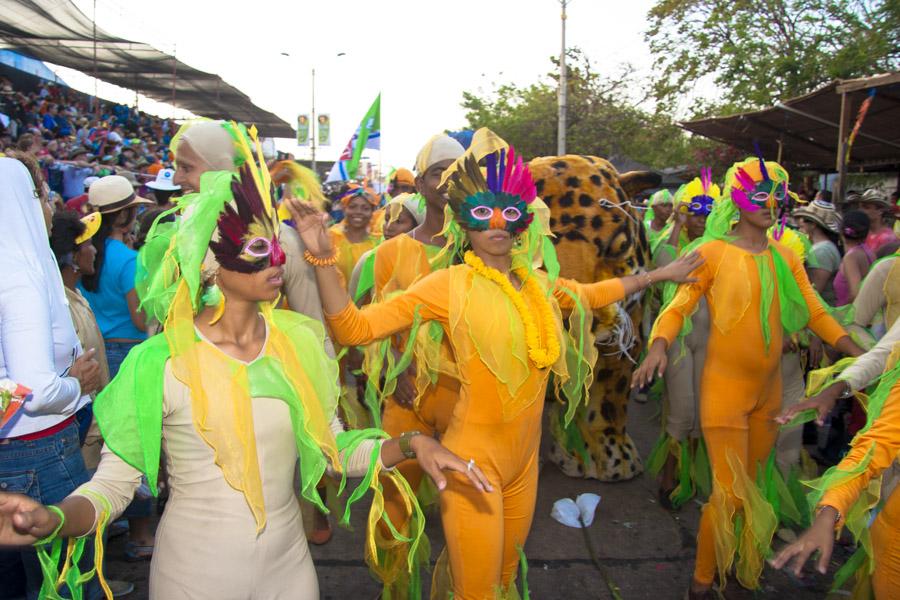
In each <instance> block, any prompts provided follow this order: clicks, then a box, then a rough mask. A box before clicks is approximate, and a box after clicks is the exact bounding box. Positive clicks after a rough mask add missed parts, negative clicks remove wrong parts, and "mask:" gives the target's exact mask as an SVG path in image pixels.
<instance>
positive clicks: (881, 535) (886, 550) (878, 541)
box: [870, 488, 900, 600]
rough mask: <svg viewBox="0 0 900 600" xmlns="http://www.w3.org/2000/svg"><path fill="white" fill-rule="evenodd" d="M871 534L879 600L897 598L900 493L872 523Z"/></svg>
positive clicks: (874, 582) (899, 590)
mask: <svg viewBox="0 0 900 600" xmlns="http://www.w3.org/2000/svg"><path fill="white" fill-rule="evenodd" d="M898 489H900V488H898ZM870 533H871V535H872V550H873V552H874V553H875V557H874V559H875V572H874V573H873V574H872V589H873V591H874V592H875V598H876V599H877V600H885V599H889V598H896V597H897V596H898V595H900V493H898V491H897V490H894V493H892V494H891V497H890V498H888V500H887V503H886V504H885V506H884V509H883V510H882V511H881V513H880V514H879V515H878V517H877V518H876V519H875V522H874V523H872V528H871V530H870Z"/></svg>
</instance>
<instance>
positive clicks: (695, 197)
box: [675, 169, 722, 217]
mask: <svg viewBox="0 0 900 600" xmlns="http://www.w3.org/2000/svg"><path fill="white" fill-rule="evenodd" d="M721 194H722V192H721V190H720V189H719V186H718V185H716V184H714V183H713V182H712V170H711V169H701V170H700V177H695V178H694V179H693V180H692V181H690V182H689V183H686V184H685V185H684V186H682V187H681V188H679V189H678V191H677V192H676V193H675V200H676V202H677V204H678V210H679V211H680V212H682V213H685V214H690V215H696V216H700V217H705V216H707V215H709V213H710V212H712V209H713V205H714V204H715V203H716V202H717V201H718V200H719V197H720V196H721Z"/></svg>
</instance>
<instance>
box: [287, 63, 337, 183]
mask: <svg viewBox="0 0 900 600" xmlns="http://www.w3.org/2000/svg"><path fill="white" fill-rule="evenodd" d="M281 55H282V56H284V57H287V58H291V54H290V52H282V53H281ZM346 55H347V53H346V52H338V53H336V54H335V56H337V57H338V58H340V57H341V56H346ZM311 79H312V82H311V88H312V94H311V96H312V97H311V98H310V101H311V105H312V110H311V111H310V114H311V116H312V118H311V119H310V122H309V150H310V157H309V158H310V163H311V164H312V170H313V172H314V173H315V171H316V141H317V139H318V137H317V136H318V129H319V121H318V119H316V68H315V67H313V68H312V70H311Z"/></svg>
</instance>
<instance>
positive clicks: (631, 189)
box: [619, 171, 662, 198]
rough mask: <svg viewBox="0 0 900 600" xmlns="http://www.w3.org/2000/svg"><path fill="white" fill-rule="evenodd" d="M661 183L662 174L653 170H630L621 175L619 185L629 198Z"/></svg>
mask: <svg viewBox="0 0 900 600" xmlns="http://www.w3.org/2000/svg"><path fill="white" fill-rule="evenodd" d="M661 183H662V175H660V174H659V173H655V172H653V171H628V172H627V173H622V174H620V175H619V185H620V186H622V191H624V192H625V194H627V195H628V197H629V198H634V195H635V194H639V193H640V192H643V191H644V190H651V189H653V188H657V187H659V184H661Z"/></svg>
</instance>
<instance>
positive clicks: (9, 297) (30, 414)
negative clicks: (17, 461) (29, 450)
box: [0, 158, 91, 439]
mask: <svg viewBox="0 0 900 600" xmlns="http://www.w3.org/2000/svg"><path fill="white" fill-rule="evenodd" d="M0 181H3V185H2V186H0V223H2V224H3V235H0V378H8V379H11V380H13V381H14V382H16V383H18V384H21V385H24V386H25V387H28V388H31V390H32V394H33V395H32V398H31V399H30V400H29V401H28V402H26V403H25V404H24V405H23V406H22V409H21V410H20V411H19V413H18V414H17V415H16V416H15V417H13V418H12V420H10V422H9V423H7V424H6V425H5V426H4V427H3V428H2V429H0V439H3V438H11V437H19V436H22V435H26V434H29V433H34V432H37V431H42V430H44V429H47V428H49V427H52V426H53V425H56V424H58V423H60V422H61V421H64V420H65V419H67V418H68V417H70V416H72V415H73V414H75V412H76V411H77V410H78V409H79V408H81V407H82V406H84V405H85V404H87V403H88V402H90V401H91V399H90V397H89V396H86V395H84V396H83V395H82V394H81V387H80V385H79V383H78V380H77V379H75V378H74V377H69V376H68V373H69V369H70V368H71V366H72V363H73V362H74V361H75V358H76V357H77V356H79V355H80V354H81V353H82V348H81V344H79V342H78V336H77V335H76V334H75V327H74V326H73V325H72V317H71V315H70V314H69V306H68V302H67V301H66V294H65V288H64V287H63V282H62V277H61V276H60V273H59V268H58V267H57V265H56V260H55V259H54V258H53V254H52V253H51V251H50V244H49V242H48V239H47V229H46V227H45V224H44V221H43V217H42V215H41V208H40V200H38V199H37V198H36V195H35V191H34V183H33V182H32V181H31V177H30V176H29V174H28V171H27V170H26V169H25V167H24V166H23V165H22V163H20V162H19V161H17V160H13V159H10V158H0Z"/></svg>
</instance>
